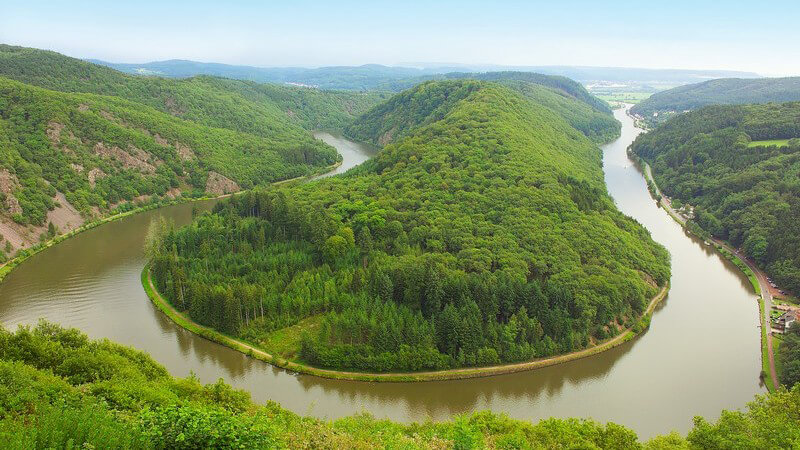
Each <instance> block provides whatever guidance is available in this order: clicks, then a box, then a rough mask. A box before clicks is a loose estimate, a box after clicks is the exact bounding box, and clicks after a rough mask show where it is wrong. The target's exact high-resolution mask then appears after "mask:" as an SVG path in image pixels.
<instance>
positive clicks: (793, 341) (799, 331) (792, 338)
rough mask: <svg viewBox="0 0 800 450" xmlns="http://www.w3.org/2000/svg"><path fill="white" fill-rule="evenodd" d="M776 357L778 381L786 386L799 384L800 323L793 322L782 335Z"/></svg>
mask: <svg viewBox="0 0 800 450" xmlns="http://www.w3.org/2000/svg"><path fill="white" fill-rule="evenodd" d="M778 359H779V361H780V363H781V369H782V370H781V374H780V375H781V379H780V382H781V384H783V385H784V386H786V387H789V388H791V387H792V386H795V385H798V386H800V323H797V322H795V323H794V324H793V325H792V326H791V327H789V330H788V331H787V332H786V334H784V336H783V342H782V343H781V347H780V353H778Z"/></svg>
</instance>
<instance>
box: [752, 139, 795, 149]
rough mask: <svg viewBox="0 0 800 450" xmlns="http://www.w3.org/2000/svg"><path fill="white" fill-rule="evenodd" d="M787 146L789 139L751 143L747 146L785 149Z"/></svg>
mask: <svg viewBox="0 0 800 450" xmlns="http://www.w3.org/2000/svg"><path fill="white" fill-rule="evenodd" d="M787 145H789V139H771V140H768V141H751V142H750V143H749V144H747V146H748V147H771V146H776V147H785V146H787Z"/></svg>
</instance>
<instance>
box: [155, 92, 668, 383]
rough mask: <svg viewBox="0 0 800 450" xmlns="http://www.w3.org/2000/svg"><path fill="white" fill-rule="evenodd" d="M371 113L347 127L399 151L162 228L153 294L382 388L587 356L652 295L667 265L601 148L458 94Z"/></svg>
mask: <svg viewBox="0 0 800 450" xmlns="http://www.w3.org/2000/svg"><path fill="white" fill-rule="evenodd" d="M378 110H380V111H383V113H381V114H378V115H376V114H375V113H374V112H375V110H373V111H372V112H371V113H368V114H367V115H365V116H363V117H362V118H361V119H359V120H358V121H357V122H356V125H355V127H356V128H358V127H360V126H361V125H364V124H370V126H369V127H365V129H366V128H369V129H371V128H372V125H371V124H372V123H382V122H386V123H396V124H398V125H397V129H398V134H397V136H398V137H397V138H396V139H392V141H391V143H390V144H388V145H386V147H385V148H384V149H383V150H382V151H381V152H380V153H379V154H378V156H376V157H375V158H374V159H373V160H371V161H369V162H367V163H365V164H363V165H362V166H360V167H359V168H356V169H354V170H352V171H350V172H348V173H347V174H345V175H344V176H341V177H333V178H331V179H326V180H321V181H318V182H314V183H310V184H307V185H302V186H297V187H291V188H281V189H270V190H266V191H258V192H256V193H252V194H248V195H244V196H240V197H237V198H235V199H231V200H229V201H226V202H225V203H224V204H221V205H219V207H218V208H217V213H215V214H212V215H207V216H203V217H202V218H200V219H198V220H197V221H196V222H194V223H193V224H192V225H191V226H188V227H185V228H182V229H180V230H178V231H177V232H169V231H166V230H165V231H164V232H163V233H162V240H161V241H160V242H159V243H158V245H156V248H154V249H151V250H150V252H151V254H157V255H158V256H157V257H156V258H155V259H154V260H153V266H152V267H153V275H154V277H155V279H156V281H157V285H158V289H159V290H160V292H162V293H163V294H165V295H166V296H167V297H168V298H169V299H170V300H171V301H172V302H173V304H175V305H176V307H178V308H180V309H184V310H188V312H189V314H190V316H191V317H192V318H193V319H194V320H196V321H198V322H200V323H203V324H205V325H209V326H212V327H215V328H217V329H218V330H221V331H223V332H225V333H228V334H232V335H238V336H241V337H245V338H246V339H247V340H248V341H250V342H254V343H257V344H261V345H267V346H268V345H269V342H270V338H271V336H272V335H271V333H272V332H273V331H274V330H277V329H281V328H284V327H286V326H289V325H293V324H298V323H299V324H300V327H301V328H303V327H306V329H307V331H308V333H305V334H303V338H302V340H301V339H300V337H301V336H300V333H297V332H296V331H295V332H294V333H293V334H295V335H297V337H296V339H295V342H294V345H293V346H290V347H292V348H289V349H288V350H286V353H284V354H282V356H284V357H290V358H295V359H299V360H301V361H304V362H307V363H310V364H312V365H317V366H323V367H333V368H346V369H354V370H363V371H382V372H385V371H413V370H422V369H446V368H450V367H458V366H474V365H491V364H497V363H499V362H511V361H521V360H526V359H530V358H533V357H538V356H545V355H552V354H556V353H563V352H569V351H573V350H577V349H581V348H585V347H587V346H591V345H593V343H594V342H595V341H596V340H598V339H604V338H606V337H608V336H612V335H615V334H616V333H618V332H619V330H620V329H621V327H623V326H624V325H627V326H631V325H633V324H634V323H636V322H637V320H638V319H637V318H638V317H639V315H640V314H641V313H642V311H643V308H644V307H645V306H646V305H647V303H648V302H649V299H650V298H651V297H653V296H654V295H655V293H656V292H658V290H659V287H660V286H664V284H665V283H666V282H667V280H668V278H669V261H668V255H667V253H666V251H665V250H664V249H663V247H661V246H659V245H658V244H656V243H654V242H653V241H652V240H651V238H650V236H649V233H648V232H647V231H646V230H645V229H644V228H643V227H641V226H640V225H638V224H637V223H635V222H634V221H632V220H630V219H628V218H626V217H624V216H623V215H622V214H621V213H620V212H619V211H617V210H616V208H615V206H614V204H613V201H612V200H611V198H610V197H609V196H608V194H607V193H606V190H605V185H604V181H603V174H602V169H601V154H600V151H599V149H598V148H597V147H596V146H595V145H594V144H593V143H592V142H591V141H590V140H589V139H587V138H586V137H585V136H584V135H583V134H581V133H580V132H578V131H577V130H575V129H574V128H572V127H571V126H570V125H569V124H568V123H567V122H566V121H565V120H564V119H562V118H560V117H559V116H558V115H556V114H554V113H553V112H551V111H550V110H549V109H548V108H546V107H544V106H541V105H539V104H536V103H533V102H531V101H530V100H528V99H526V98H525V97H524V96H522V95H521V94H519V93H518V92H515V91H513V90H511V89H509V88H506V87H504V86H501V85H498V84H493V83H486V82H478V81H474V80H457V81H446V82H431V83H425V84H422V85H420V86H417V87H415V88H414V89H412V90H410V91H407V92H404V93H401V94H398V95H397V96H396V97H394V98H393V99H391V100H389V101H388V103H387V104H385V105H383V106H380V107H378ZM380 128H381V129H383V128H385V126H381V127H380ZM372 136H373V137H376V136H377V134H373V135H372ZM232 212H233V214H232ZM199 242H204V243H205V244H204V245H203V246H199V245H196V243H199ZM173 245H174V246H175V247H174V248H176V249H177V253H174V252H171V251H168V249H171V248H173ZM241 267H248V270H247V271H246V273H245V272H242V271H241V270H239V269H238V268H241ZM265 343H266V344H265Z"/></svg>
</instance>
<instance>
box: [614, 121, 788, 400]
mask: <svg viewBox="0 0 800 450" xmlns="http://www.w3.org/2000/svg"><path fill="white" fill-rule="evenodd" d="M626 113H627V111H626ZM629 115H630V114H629ZM631 117H632V116H631ZM628 156H629V157H630V158H631V159H632V160H633V161H635V162H636V164H637V165H638V166H639V168H640V169H641V170H642V173H643V174H644V177H645V181H646V182H647V185H648V187H651V186H652V188H651V189H650V194H651V195H652V197H653V198H654V199H655V200H656V202H657V203H658V206H659V207H660V208H661V209H663V210H664V211H666V212H667V214H669V216H670V217H672V218H673V219H674V220H675V222H677V223H678V224H679V225H680V226H681V227H683V228H684V229H685V230H686V231H688V232H689V233H692V234H693V235H695V236H697V237H698V238H700V239H702V240H703V241H704V242H706V243H709V242H710V243H711V244H712V246H713V247H714V249H715V250H716V251H717V253H719V254H720V255H721V256H722V257H724V258H725V259H727V260H729V261H731V262H732V263H733V264H734V265H735V266H736V267H737V268H738V269H739V270H740V271H741V272H742V273H743V274H744V275H745V276H746V277H747V278H748V280H749V281H750V284H751V285H752V287H753V291H754V293H755V294H756V295H757V296H758V310H759V314H758V315H759V323H760V328H761V370H762V375H763V378H764V384H765V385H766V387H767V390H768V391H769V392H770V393H772V392H775V391H776V390H777V388H778V386H780V383H779V382H778V376H777V370H776V369H775V354H774V350H773V343H772V333H771V332H770V331H771V328H772V327H771V325H770V318H769V311H770V310H771V309H772V294H771V293H770V291H769V287H768V283H767V281H766V274H764V273H763V271H762V270H761V269H759V268H758V267H756V266H755V265H754V264H753V263H752V262H750V261H749V260H747V258H746V257H744V255H741V254H740V253H739V251H738V250H736V249H734V248H733V247H731V246H730V245H728V243H726V242H724V241H722V240H719V239H716V238H714V237H713V236H711V235H709V234H708V233H705V232H704V230H702V229H698V227H697V226H696V225H695V226H691V225H692V223H691V222H689V221H688V220H686V218H684V217H682V216H681V215H680V214H678V212H677V211H675V210H674V209H673V208H672V205H671V202H670V200H669V198H668V197H666V196H664V194H663V193H662V192H661V189H660V188H659V187H658V184H657V183H656V180H655V177H653V173H652V169H651V167H650V164H648V163H647V162H646V161H644V160H643V159H642V158H640V157H639V156H638V155H635V154H633V153H631V152H630V149H629V151H628Z"/></svg>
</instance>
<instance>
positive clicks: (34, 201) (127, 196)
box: [0, 77, 338, 256]
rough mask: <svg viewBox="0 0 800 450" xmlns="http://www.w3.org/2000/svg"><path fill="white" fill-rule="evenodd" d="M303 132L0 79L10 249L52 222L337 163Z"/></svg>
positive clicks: (0, 174)
mask: <svg viewBox="0 0 800 450" xmlns="http://www.w3.org/2000/svg"><path fill="white" fill-rule="evenodd" d="M298 137H299V138H298V139H295V137H294V136H291V135H290V136H286V135H280V134H278V135H276V136H274V137H272V138H267V137H264V136H255V135H250V134H246V133H241V132H237V131H233V130H228V129H222V128H212V127H208V126H203V125H199V124H197V123H195V122H192V121H187V120H183V119H180V118H176V117H173V116H170V115H168V114H165V113H162V112H159V111H157V110H155V109H153V108H150V107H147V106H144V105H142V104H140V103H134V102H130V101H127V100H122V99H119V98H116V97H107V96H99V95H92V94H70V93H62V92H55V91H50V90H46V89H41V88H38V87H34V86H30V85H26V84H23V83H19V82H17V81H13V80H8V79H5V78H2V77H0V146H1V147H2V149H3V151H2V152H0V190H1V191H2V194H0V195H2V208H0V235H2V236H3V238H4V239H5V240H6V241H7V242H9V243H10V248H8V247H6V248H5V249H3V250H4V254H6V255H8V254H10V253H11V251H13V250H14V249H19V248H20V247H26V246H29V245H31V244H32V243H35V242H38V240H39V238H40V235H41V234H42V233H44V232H45V231H47V227H48V225H49V224H50V223H52V224H53V225H54V227H55V230H57V231H61V232H65V231H68V230H71V229H74V228H76V227H78V226H80V225H81V224H82V223H83V222H84V221H85V220H88V219H92V218H98V217H102V216H104V215H106V214H108V213H109V212H110V211H111V210H112V209H114V208H116V207H117V206H118V205H121V204H123V203H131V202H134V201H136V202H144V201H152V200H153V199H155V198H158V197H165V196H167V197H176V196H178V195H192V194H194V195H200V194H203V193H209V194H222V193H226V192H231V191H236V190H239V189H240V188H250V187H252V186H254V185H258V184H264V183H269V182H273V181H277V180H282V179H286V178H292V177H296V176H300V175H305V174H307V173H309V172H311V171H315V170H320V169H321V168H323V167H325V166H328V165H330V164H332V163H334V162H335V161H337V159H338V155H337V154H336V151H335V150H334V149H333V148H331V147H328V146H325V145H321V144H320V143H318V142H317V141H315V140H314V139H313V138H311V137H309V136H306V135H299V136H298ZM122 206H127V205H122ZM55 230H54V229H50V230H49V233H50V234H51V235H52V233H53V231H55ZM0 256H3V255H0Z"/></svg>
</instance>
